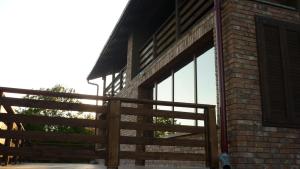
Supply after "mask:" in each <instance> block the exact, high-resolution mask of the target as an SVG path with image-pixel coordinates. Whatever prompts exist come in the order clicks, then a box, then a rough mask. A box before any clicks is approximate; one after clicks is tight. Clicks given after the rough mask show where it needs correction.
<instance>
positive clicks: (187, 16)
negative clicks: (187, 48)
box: [180, 0, 207, 24]
mask: <svg viewBox="0 0 300 169" xmlns="http://www.w3.org/2000/svg"><path fill="white" fill-rule="evenodd" d="M206 2H207V1H206V0H198V1H196V3H195V4H194V5H193V6H192V7H191V8H189V10H188V11H187V12H186V13H185V14H184V15H181V18H180V24H183V23H185V22H186V21H188V20H191V18H192V16H193V15H195V13H197V11H198V10H200V9H201V8H202V6H203V4H204V3H206Z"/></svg>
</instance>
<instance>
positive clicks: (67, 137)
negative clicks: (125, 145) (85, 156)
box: [0, 130, 106, 144]
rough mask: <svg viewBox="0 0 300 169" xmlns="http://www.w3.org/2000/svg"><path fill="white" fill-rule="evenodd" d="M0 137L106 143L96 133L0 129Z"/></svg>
mask: <svg viewBox="0 0 300 169" xmlns="http://www.w3.org/2000/svg"><path fill="white" fill-rule="evenodd" d="M0 137H1V138H11V139H22V140H31V141H45V142H47V141H57V142H74V143H81V142H83V143H90V144H94V143H102V144H104V143H106V140H105V138H103V137H100V136H96V135H83V134H67V133H54V132H39V131H7V130H0Z"/></svg>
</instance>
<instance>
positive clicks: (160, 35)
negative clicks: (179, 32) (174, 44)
mask: <svg viewBox="0 0 300 169" xmlns="http://www.w3.org/2000/svg"><path fill="white" fill-rule="evenodd" d="M175 28H176V27H175V17H174V18H173V19H172V20H171V21H170V23H168V25H167V27H165V28H164V29H163V30H162V31H161V32H158V33H157V36H156V39H157V40H158V41H160V40H162V39H164V37H166V36H169V35H170V32H175ZM158 45H159V44H158Z"/></svg>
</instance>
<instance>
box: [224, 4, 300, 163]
mask: <svg viewBox="0 0 300 169" xmlns="http://www.w3.org/2000/svg"><path fill="white" fill-rule="evenodd" d="M222 15H223V16H222V17H223V23H222V24H223V45H224V57H225V60H224V64H225V65H224V67H225V81H226V82H225V89H226V102H227V112H228V117H227V118H228V137H229V144H230V145H229V151H230V155H231V158H232V163H233V166H234V168H238V169H248V168H249V169H254V168H255V169H277V168H278V169H279V168H280V169H297V168H300V129H289V128H276V127H264V126H262V109H261V97H260V86H259V84H260V83H259V71H258V60H257V47H256V30H255V16H256V15H260V16H268V17H273V18H275V19H278V20H283V21H288V22H294V23H300V16H299V12H297V11H293V10H288V9H283V8H279V7H275V6H271V5H267V4H263V3H259V2H255V1H249V0H227V1H225V2H224V4H223V8H222Z"/></svg>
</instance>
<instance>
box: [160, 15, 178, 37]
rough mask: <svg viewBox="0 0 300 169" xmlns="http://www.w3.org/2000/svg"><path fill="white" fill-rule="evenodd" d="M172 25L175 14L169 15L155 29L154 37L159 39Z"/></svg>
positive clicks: (173, 24)
mask: <svg viewBox="0 0 300 169" xmlns="http://www.w3.org/2000/svg"><path fill="white" fill-rule="evenodd" d="M172 26H175V14H174V13H172V15H170V16H169V18H168V19H166V21H165V22H164V23H163V24H162V25H161V26H160V28H159V29H157V33H156V38H158V39H160V38H161V36H163V35H164V34H165V32H166V31H168V30H169V29H170V28H171V27H172Z"/></svg>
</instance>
